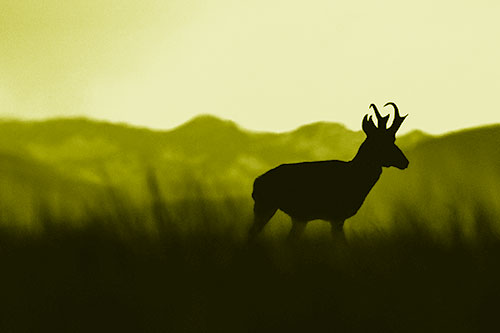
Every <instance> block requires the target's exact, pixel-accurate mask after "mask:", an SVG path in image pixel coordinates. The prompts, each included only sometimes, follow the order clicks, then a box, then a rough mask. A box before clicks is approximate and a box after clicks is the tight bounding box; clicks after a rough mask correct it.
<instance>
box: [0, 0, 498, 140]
mask: <svg viewBox="0 0 500 333" xmlns="http://www.w3.org/2000/svg"><path fill="white" fill-rule="evenodd" d="M498 17H500V3H499V2H498V1H493V0H491V1H486V0H477V1H448V0H447V1H437V0H421V1H411V2H410V1H401V0H383V1H356V0H349V1H332V0H308V1H296V0H252V1H237V0H231V1H230V0H211V1H202V0H164V1H161V0H140V1H139V0H137V1H136V0H66V1H60V0H43V1H41V0H0V115H4V116H9V117H12V116H14V117H21V118H41V117H42V118H43V117H52V116H76V115H86V116H89V117H94V118H99V119H108V120H112V121H121V122H128V123H133V124H137V125H141V126H148V127H154V128H171V127H173V126H175V125H178V124H180V123H182V122H184V121H186V120H188V119H190V118H192V117H193V116H195V115H197V114H202V113H203V114H204V113H209V114H215V115H217V116H220V117H223V118H227V119H232V120H234V121H236V122H238V123H239V124H241V125H242V126H243V127H247V128H250V129H259V130H273V131H283V130H288V129H292V128H294V127H297V126H299V125H301V124H304V123H310V122H314V121H321V120H325V121H335V122H341V123H344V124H346V125H347V126H348V127H350V128H352V129H356V130H357V129H359V128H360V123H361V119H362V117H363V115H364V114H365V113H366V112H367V111H368V105H369V104H370V103H372V102H375V103H377V104H380V106H382V105H383V103H385V102H387V101H389V100H390V101H394V102H396V103H398V105H399V106H400V109H401V111H402V113H409V114H410V116H409V117H408V119H407V120H406V121H405V124H404V125H403V127H402V131H407V130H410V129H413V128H420V129H423V130H425V131H429V132H431V133H442V132H445V131H449V130H454V129H459V128H464V127H471V126H478V125H481V124H489V123H498V122H500V112H499V111H498V110H497V108H498V106H497V103H498V102H497V98H496V97H497V94H498V93H499V92H500V65H499V61H500V20H499V19H498Z"/></svg>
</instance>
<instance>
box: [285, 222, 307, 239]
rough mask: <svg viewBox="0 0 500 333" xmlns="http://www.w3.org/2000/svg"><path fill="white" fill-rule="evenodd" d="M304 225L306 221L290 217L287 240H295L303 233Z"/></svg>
mask: <svg viewBox="0 0 500 333" xmlns="http://www.w3.org/2000/svg"><path fill="white" fill-rule="evenodd" d="M306 225H307V222H305V221H301V220H297V219H294V218H292V229H290V233H289V234H288V240H290V241H293V240H297V239H298V238H299V237H300V236H301V235H302V234H303V233H304V229H305V228H306Z"/></svg>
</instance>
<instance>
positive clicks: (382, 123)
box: [370, 103, 389, 130]
mask: <svg viewBox="0 0 500 333" xmlns="http://www.w3.org/2000/svg"><path fill="white" fill-rule="evenodd" d="M370 108H373V111H375V115H376V116H377V121H378V128H379V129H383V130H385V129H386V126H387V121H388V120H389V115H387V116H385V117H382V115H381V114H380V113H379V112H378V110H377V107H376V106H375V104H373V103H372V104H370Z"/></svg>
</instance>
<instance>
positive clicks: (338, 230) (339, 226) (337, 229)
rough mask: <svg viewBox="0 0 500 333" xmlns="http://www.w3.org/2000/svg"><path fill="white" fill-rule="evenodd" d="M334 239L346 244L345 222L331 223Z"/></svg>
mask: <svg viewBox="0 0 500 333" xmlns="http://www.w3.org/2000/svg"><path fill="white" fill-rule="evenodd" d="M330 225H331V231H332V237H333V239H334V240H335V241H337V242H345V235H344V221H330Z"/></svg>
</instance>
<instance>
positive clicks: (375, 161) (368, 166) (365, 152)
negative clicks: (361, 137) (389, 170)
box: [351, 140, 382, 179]
mask: <svg viewBox="0 0 500 333" xmlns="http://www.w3.org/2000/svg"><path fill="white" fill-rule="evenodd" d="M351 163H352V164H353V165H354V166H355V167H357V168H359V169H360V170H362V171H363V172H366V173H367V174H373V175H376V178H377V179H378V177H379V176H380V173H381V172H382V163H381V162H380V158H379V157H378V154H377V152H376V151H375V152H374V151H373V150H372V149H370V146H369V144H368V143H367V141H366V140H365V141H364V142H363V143H362V144H361V146H360V147H359V150H358V152H357V154H356V156H354V158H353V159H352V161H351Z"/></svg>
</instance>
